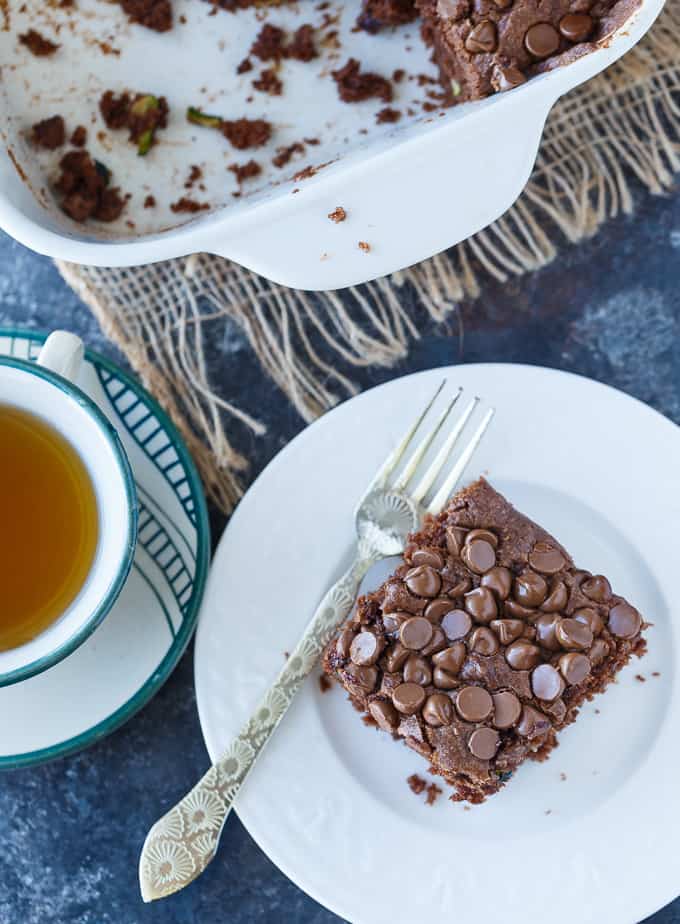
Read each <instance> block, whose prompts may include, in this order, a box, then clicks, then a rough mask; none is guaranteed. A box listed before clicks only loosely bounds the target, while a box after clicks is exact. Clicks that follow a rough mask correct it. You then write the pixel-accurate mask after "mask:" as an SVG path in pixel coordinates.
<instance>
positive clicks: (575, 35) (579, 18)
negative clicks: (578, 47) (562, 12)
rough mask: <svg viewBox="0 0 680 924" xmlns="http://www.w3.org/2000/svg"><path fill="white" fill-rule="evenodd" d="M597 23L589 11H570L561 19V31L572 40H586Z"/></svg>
mask: <svg viewBox="0 0 680 924" xmlns="http://www.w3.org/2000/svg"><path fill="white" fill-rule="evenodd" d="M594 25H595V23H594V21H593V18H592V16H589V15H588V14H587V13H568V14H567V15H566V16H563V17H562V19H560V25H559V29H560V33H561V34H562V35H563V36H564V38H565V39H567V40H568V41H570V42H585V40H586V39H587V38H588V36H589V35H590V33H591V32H592V31H593V26H594Z"/></svg>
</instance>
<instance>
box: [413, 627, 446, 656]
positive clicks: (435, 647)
mask: <svg viewBox="0 0 680 924" xmlns="http://www.w3.org/2000/svg"><path fill="white" fill-rule="evenodd" d="M447 645H448V642H447V640H446V636H445V635H444V633H443V632H442V630H441V629H440V628H439V626H435V628H434V631H433V632H432V638H431V639H430V641H429V642H428V643H427V645H425V647H424V648H421V649H420V653H421V654H423V655H432V654H435V652H437V651H441V650H442V648H446V646H447Z"/></svg>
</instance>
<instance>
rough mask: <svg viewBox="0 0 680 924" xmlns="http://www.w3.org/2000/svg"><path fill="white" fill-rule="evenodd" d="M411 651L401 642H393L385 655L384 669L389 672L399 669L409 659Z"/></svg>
mask: <svg viewBox="0 0 680 924" xmlns="http://www.w3.org/2000/svg"><path fill="white" fill-rule="evenodd" d="M410 654H411V652H410V651H409V650H408V648H404V646H403V645H402V644H401V642H395V643H394V645H392V647H391V648H390V649H389V651H388V652H387V654H386V655H385V669H386V670H388V671H389V672H390V673H392V674H393V673H395V671H400V670H401V669H402V667H403V666H404V664H406V662H407V661H408V659H409V656H410Z"/></svg>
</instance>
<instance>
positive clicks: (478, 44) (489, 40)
mask: <svg viewBox="0 0 680 924" xmlns="http://www.w3.org/2000/svg"><path fill="white" fill-rule="evenodd" d="M497 44H498V36H497V34H496V26H495V25H494V23H492V22H491V20H490V19H483V20H482V21H481V22H480V23H478V24H477V25H476V26H474V28H473V29H472V30H471V32H470V34H469V35H468V37H467V38H466V39H465V47H466V48H467V50H468V51H470V52H472V54H480V53H482V52H485V51H486V52H491V51H495V50H496V45H497Z"/></svg>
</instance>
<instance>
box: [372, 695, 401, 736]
mask: <svg viewBox="0 0 680 924" xmlns="http://www.w3.org/2000/svg"><path fill="white" fill-rule="evenodd" d="M368 711H369V712H370V714H371V715H372V716H373V718H374V719H375V721H376V722H377V724H378V725H379V726H380V728H382V730H383V731H386V732H390V733H391V732H394V731H396V728H397V725H398V724H399V715H398V714H397V710H396V709H395V708H394V706H393V705H392V703H390V702H388V701H387V700H385V699H374V700H373V701H372V702H370V703H369V704H368Z"/></svg>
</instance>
